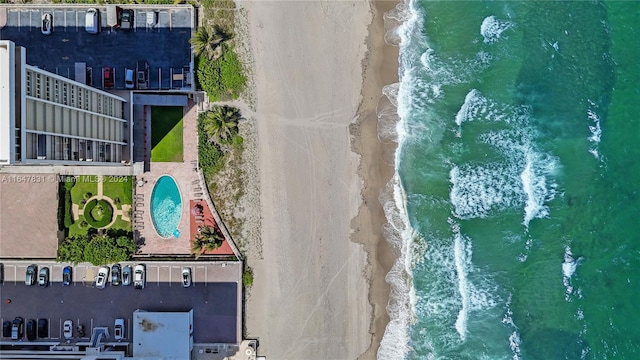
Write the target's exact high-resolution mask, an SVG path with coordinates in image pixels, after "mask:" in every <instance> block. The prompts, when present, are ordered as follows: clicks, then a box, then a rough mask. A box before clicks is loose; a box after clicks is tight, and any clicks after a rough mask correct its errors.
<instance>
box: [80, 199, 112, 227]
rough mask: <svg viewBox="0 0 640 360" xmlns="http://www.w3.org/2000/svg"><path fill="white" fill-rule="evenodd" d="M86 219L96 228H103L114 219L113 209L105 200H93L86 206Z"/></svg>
mask: <svg viewBox="0 0 640 360" xmlns="http://www.w3.org/2000/svg"><path fill="white" fill-rule="evenodd" d="M84 219H85V221H86V222H87V223H89V225H91V226H92V227H94V228H97V229H99V228H103V227H105V226H107V225H109V224H110V223H111V220H112V219H113V208H112V207H111V205H110V204H109V203H108V202H107V201H105V200H96V199H94V200H91V201H89V202H88V203H87V205H85V206H84Z"/></svg>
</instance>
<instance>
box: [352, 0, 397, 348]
mask: <svg viewBox="0 0 640 360" xmlns="http://www.w3.org/2000/svg"><path fill="white" fill-rule="evenodd" d="M398 3H399V2H398V1H375V0H374V1H371V2H370V6H371V12H372V15H373V19H372V22H371V24H370V25H369V27H368V34H367V48H368V50H367V55H366V59H365V65H364V69H363V84H362V92H361V96H362V102H361V104H360V106H359V108H358V118H357V121H356V122H355V123H354V124H352V126H351V137H352V139H351V140H352V150H353V151H354V152H356V153H357V154H359V155H360V156H361V160H360V164H359V166H358V176H359V177H360V179H361V181H362V189H361V197H362V204H361V206H360V208H359V209H358V215H357V216H356V217H354V218H353V219H352V222H351V224H352V225H351V226H352V229H353V231H354V232H353V235H352V241H354V242H357V243H359V244H362V245H363V246H364V248H365V251H366V252H367V268H366V277H367V281H368V282H369V293H368V299H369V303H370V304H371V306H372V313H371V323H370V328H369V334H370V335H371V344H370V346H369V348H368V349H367V350H366V351H365V352H364V353H363V354H361V356H360V357H359V359H375V358H376V355H377V352H378V349H379V347H380V343H381V341H382V337H383V336H384V332H385V329H386V327H387V324H388V323H389V320H390V318H389V314H388V313H387V310H386V307H387V305H388V304H389V298H390V292H391V288H390V285H389V284H388V283H387V282H386V279H385V277H386V275H387V274H388V273H389V271H390V270H391V268H392V266H393V264H394V263H395V261H396V260H397V256H396V255H395V251H394V249H393V247H392V246H391V244H389V243H388V242H387V240H386V239H385V238H384V235H383V233H382V226H383V225H384V224H385V223H387V218H386V216H385V214H384V211H383V208H382V204H381V203H380V201H379V199H378V197H379V196H380V193H381V192H382V190H383V189H384V188H385V186H386V185H387V183H388V182H389V181H390V180H391V178H392V176H393V174H394V171H395V170H394V167H393V165H392V164H389V163H387V162H386V161H385V159H393V156H394V153H395V150H396V147H397V144H396V143H386V144H385V143H382V142H381V141H380V140H379V139H378V127H377V125H378V114H377V107H378V102H379V101H380V99H381V98H383V97H384V95H383V94H382V88H383V87H384V86H385V85H389V84H392V83H397V82H398V81H399V79H398V68H399V63H398V59H399V48H398V47H397V46H391V45H388V44H386V43H385V41H384V35H385V32H386V30H385V24H384V14H385V13H386V12H387V11H389V10H391V9H393V8H395V7H396V6H397V4H398Z"/></svg>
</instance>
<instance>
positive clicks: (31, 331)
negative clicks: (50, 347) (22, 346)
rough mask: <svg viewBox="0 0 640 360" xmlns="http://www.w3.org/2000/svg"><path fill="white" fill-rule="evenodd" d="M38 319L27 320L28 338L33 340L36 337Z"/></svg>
mask: <svg viewBox="0 0 640 360" xmlns="http://www.w3.org/2000/svg"><path fill="white" fill-rule="evenodd" d="M36 327H37V324H36V321H35V320H34V319H29V321H27V340H29V341H33V340H35V339H36Z"/></svg>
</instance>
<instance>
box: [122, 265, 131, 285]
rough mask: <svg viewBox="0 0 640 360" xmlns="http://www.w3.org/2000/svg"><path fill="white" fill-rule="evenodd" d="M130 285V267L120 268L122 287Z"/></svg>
mask: <svg viewBox="0 0 640 360" xmlns="http://www.w3.org/2000/svg"><path fill="white" fill-rule="evenodd" d="M129 285H131V265H125V267H123V268H122V286H129Z"/></svg>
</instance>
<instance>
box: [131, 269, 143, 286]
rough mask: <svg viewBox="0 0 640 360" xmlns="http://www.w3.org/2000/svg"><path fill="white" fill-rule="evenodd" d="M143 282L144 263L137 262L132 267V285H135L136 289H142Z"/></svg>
mask: <svg viewBox="0 0 640 360" xmlns="http://www.w3.org/2000/svg"><path fill="white" fill-rule="evenodd" d="M144 283H145V271H144V265H142V264H138V265H136V267H135V268H134V272H133V287H135V288H136V289H144Z"/></svg>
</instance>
